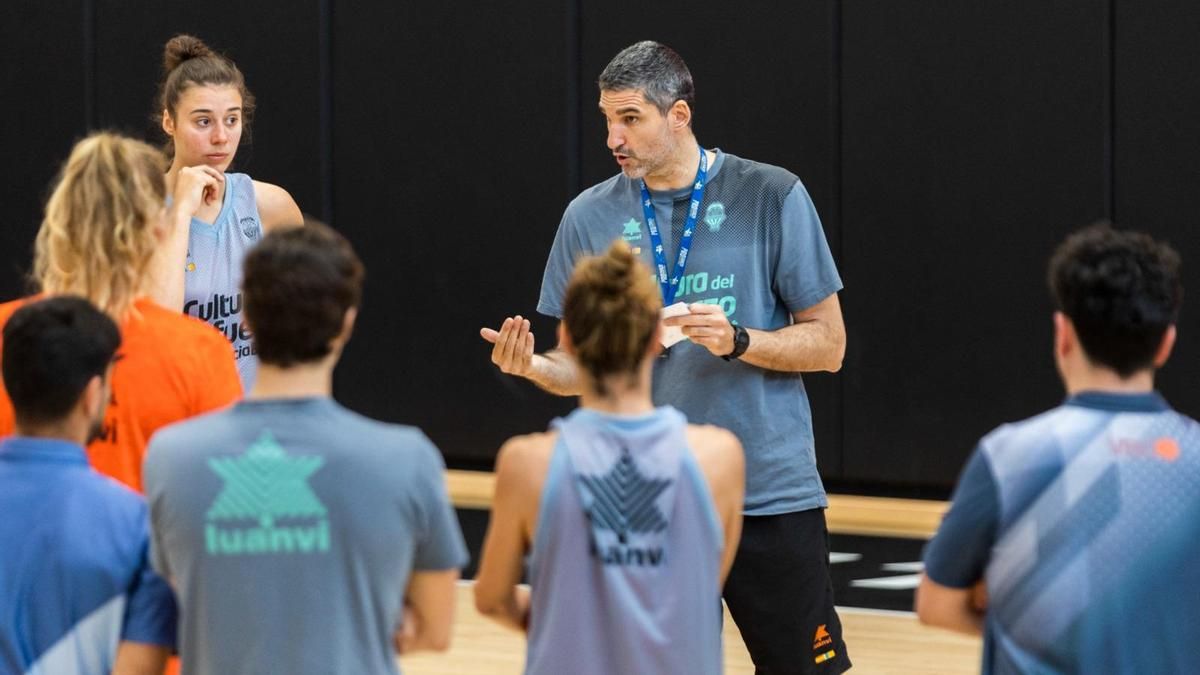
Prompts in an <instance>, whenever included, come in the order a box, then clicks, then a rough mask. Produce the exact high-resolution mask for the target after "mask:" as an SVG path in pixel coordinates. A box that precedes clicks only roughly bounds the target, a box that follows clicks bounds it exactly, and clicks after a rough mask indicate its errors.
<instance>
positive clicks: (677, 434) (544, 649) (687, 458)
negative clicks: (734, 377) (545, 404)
mask: <svg viewBox="0 0 1200 675" xmlns="http://www.w3.org/2000/svg"><path fill="white" fill-rule="evenodd" d="M555 425H556V426H557V427H558V430H559V432H560V436H559V440H558V444H557V445H556V447H555V449H554V454H553V457H552V458H551V461H550V468H549V472H548V473H547V476H546V482H545V486H544V488H543V490H542V500H541V506H540V509H539V514H538V523H537V533H536V536H535V540H534V543H533V552H532V556H531V564H530V582H531V585H532V587H533V597H532V605H531V608H530V628H529V646H528V654H527V658H526V663H525V672H526V673H528V674H530V675H541V674H547V675H549V674H551V673H554V674H559V673H574V674H575V675H588V674H590V673H596V674H597V675H600V674H601V673H603V674H605V675H609V674H611V673H689V674H695V675H706V674H709V673H711V674H714V675H715V674H717V673H720V672H721V671H722V657H721V653H722V652H721V597H720V594H721V589H720V581H719V579H720V564H721V550H722V547H723V543H724V537H723V530H722V527H721V524H720V521H719V519H718V517H717V513H716V509H715V508H714V506H713V501H712V495H711V493H710V492H709V489H708V485H707V483H706V482H705V480H704V477H703V475H702V474H701V472H700V468H699V466H698V465H697V464H696V461H695V459H694V458H693V456H692V454H691V451H690V450H689V449H688V447H687V439H686V436H685V429H686V426H687V420H686V419H685V418H684V416H683V414H682V413H680V412H678V411H677V410H675V409H674V408H669V407H663V408H659V409H657V410H656V411H655V412H654V413H651V414H649V415H645V416H641V417H633V418H630V417H623V416H612V415H605V414H601V413H597V412H595V411H591V410H585V409H579V410H576V411H575V412H573V413H571V415H569V416H568V417H567V418H566V419H564V420H558V421H556V422H555Z"/></svg>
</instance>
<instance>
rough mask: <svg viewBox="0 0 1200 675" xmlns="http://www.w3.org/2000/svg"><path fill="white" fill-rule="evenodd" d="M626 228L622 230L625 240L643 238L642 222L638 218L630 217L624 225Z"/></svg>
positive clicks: (639, 239) (622, 236)
mask: <svg viewBox="0 0 1200 675" xmlns="http://www.w3.org/2000/svg"><path fill="white" fill-rule="evenodd" d="M624 227H625V230H624V231H623V232H621V238H622V239H624V240H625V241H641V239H642V224H641V223H640V222H638V220H637V219H636V218H630V219H629V221H628V222H626V223H625V225H624Z"/></svg>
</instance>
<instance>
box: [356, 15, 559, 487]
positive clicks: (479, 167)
mask: <svg viewBox="0 0 1200 675" xmlns="http://www.w3.org/2000/svg"><path fill="white" fill-rule="evenodd" d="M565 25H566V13H565V11H564V9H563V8H562V7H561V6H560V7H550V8H548V9H547V8H544V7H543V8H536V7H534V6H528V7H527V6H525V5H520V4H517V5H513V4H481V5H476V6H474V7H473V8H472V10H471V11H470V12H464V11H462V8H461V7H459V6H456V5H452V4H445V3H439V2H404V3H397V2H389V1H387V0H377V1H374V2H359V3H354V5H353V7H349V6H344V5H339V6H337V7H335V10H334V32H333V44H334V63H333V76H334V82H335V86H334V118H335V119H336V120H337V132H336V134H335V136H334V142H335V154H334V167H335V175H336V180H335V183H334V195H335V200H336V204H335V211H336V224H337V227H338V229H339V230H341V231H342V232H344V233H346V234H347V235H349V236H350V237H351V239H352V240H353V241H354V243H355V245H356V246H357V248H358V251H359V252H360V254H361V255H362V257H363V259H364V261H365V262H366V265H367V270H368V276H367V289H366V299H365V302H364V306H363V308H362V314H361V317H360V319H359V323H358V329H357V337H356V338H355V339H354V340H353V341H352V343H351V345H350V347H349V350H348V352H347V354H346V356H345V359H344V361H343V363H342V365H341V367H340V368H339V370H338V378H337V384H338V394H339V397H340V398H341V399H342V400H343V401H345V402H346V403H348V404H349V405H351V406H352V407H355V408H357V409H359V410H362V411H364V412H366V413H367V414H370V415H373V416H376V417H380V418H383V419H389V420H400V421H406V422H411V423H419V424H420V425H421V426H422V427H423V428H424V429H425V430H426V432H427V433H428V434H429V435H430V436H431V437H432V438H433V440H434V441H435V442H436V443H438V445H439V446H440V447H441V448H442V450H443V451H444V452H445V453H446V454H447V456H448V457H450V458H452V459H453V460H454V461H455V462H456V463H459V464H463V463H470V462H471V461H472V460H475V461H478V462H479V463H481V464H484V465H486V466H488V467H490V465H491V463H492V458H493V457H494V454H495V451H496V448H497V447H499V444H500V443H501V442H502V441H503V440H504V439H505V438H507V437H508V436H510V435H513V434H516V433H525V432H529V431H532V430H537V429H541V428H544V427H545V425H546V423H547V421H548V420H549V417H550V415H552V414H554V413H555V412H559V411H563V410H565V409H566V408H567V407H569V406H570V401H568V400H565V399H555V398H552V397H549V396H547V395H545V394H542V393H540V392H538V391H536V390H535V389H534V388H533V387H532V385H528V384H526V383H524V382H522V381H518V380H516V379H514V378H511V377H509V376H505V375H501V374H500V373H499V372H498V371H497V370H496V368H495V367H494V366H493V365H492V364H491V362H490V360H489V354H490V348H489V347H488V346H487V345H486V344H485V343H484V342H483V341H482V340H481V339H480V337H479V328H480V326H484V325H491V326H498V325H499V322H500V321H501V320H502V319H503V318H504V317H505V316H506V315H510V314H518V313H519V314H523V315H525V316H534V315H535V308H536V304H537V294H538V289H539V287H540V285H541V274H542V267H543V265H544V264H545V261H546V254H547V253H548V251H549V250H550V244H551V241H552V240H553V237H554V231H555V229H556V227H557V225H558V221H559V218H560V216H561V215H562V209H563V207H564V206H565V205H566V202H567V200H568V199H569V198H570V197H571V196H573V195H571V194H570V192H569V191H568V190H567V189H566V184H565V181H564V180H563V175H564V171H565V167H566V162H567V157H566V152H565V149H564V148H565V137H566V128H565V122H564V115H563V110H564V108H565V106H566V91H567V77H568V72H569V68H568V65H567V64H568V56H567V54H566V47H565V40H564V38H563V28H564V26H565ZM553 328H554V325H553V324H552V323H550V322H548V321H539V322H538V323H537V324H536V325H535V336H536V339H537V345H538V348H539V349H544V348H547V347H550V346H552V345H553V344H554V335H553Z"/></svg>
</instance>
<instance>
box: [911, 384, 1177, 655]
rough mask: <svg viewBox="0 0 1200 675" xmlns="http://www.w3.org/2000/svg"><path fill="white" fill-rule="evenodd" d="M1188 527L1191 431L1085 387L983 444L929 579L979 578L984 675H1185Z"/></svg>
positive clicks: (1170, 415) (1148, 405)
mask: <svg viewBox="0 0 1200 675" xmlns="http://www.w3.org/2000/svg"><path fill="white" fill-rule="evenodd" d="M1197 523H1200V425H1197V423H1196V422H1195V421H1193V420H1192V419H1190V418H1188V417H1186V416H1184V415H1181V414H1179V413H1177V412H1175V411H1173V410H1171V409H1170V408H1169V407H1168V406H1167V404H1166V402H1165V401H1164V400H1163V399H1162V398H1160V397H1159V396H1157V395H1156V394H1142V395H1130V394H1108V393H1099V392H1086V393H1082V394H1079V395H1076V396H1074V397H1072V398H1071V399H1069V400H1068V401H1067V403H1066V404H1065V405H1063V406H1061V407H1058V408H1055V409H1054V410H1051V411H1049V412H1046V413H1044V414H1042V415H1039V416H1037V417H1034V418H1032V419H1029V420H1026V421H1024V422H1019V423H1017V424H1010V425H1005V426H1003V427H1000V428H999V429H997V430H996V431H994V432H992V433H991V434H989V435H988V436H987V437H985V438H984V439H983V441H981V443H980V446H979V449H978V450H976V452H975V454H974V455H973V456H972V458H971V460H970V462H969V463H968V465H967V468H966V469H965V470H964V472H963V476H962V478H961V479H960V480H959V485H958V487H957V488H956V491H955V496H954V501H953V503H952V506H951V509H950V511H949V512H948V513H947V515H946V519H945V520H944V521H943V523H942V526H941V528H940V529H939V531H938V535H937V536H936V537H935V538H934V540H933V541H932V542H931V543H930V545H929V548H928V550H927V551H926V554H925V563H926V572H927V573H928V574H929V576H930V578H931V579H933V580H934V581H936V582H938V583H940V584H942V585H945V586H950V587H955V588H964V587H967V586H969V585H971V583H973V582H974V580H976V579H978V578H980V577H981V576H982V577H983V578H985V579H986V581H987V590H988V600H989V605H988V611H987V616H986V627H985V642H984V663H983V672H984V673H1089V674H1091V673H1191V672H1196V667H1197V664H1200V622H1197V621H1196V620H1195V612H1196V606H1197V601H1200V590H1197V589H1200V537H1198V536H1197V532H1198V531H1200V530H1198V529H1197V527H1198V526H1197Z"/></svg>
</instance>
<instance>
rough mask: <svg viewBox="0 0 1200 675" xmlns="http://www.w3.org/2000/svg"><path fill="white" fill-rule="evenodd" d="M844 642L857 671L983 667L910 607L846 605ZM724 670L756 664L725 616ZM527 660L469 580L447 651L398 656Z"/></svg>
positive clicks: (472, 667)
mask: <svg viewBox="0 0 1200 675" xmlns="http://www.w3.org/2000/svg"><path fill="white" fill-rule="evenodd" d="M839 614H840V615H841V618H842V625H843V630H844V633H845V639H846V644H847V646H848V649H849V651H850V658H851V660H853V662H854V669H853V671H852V672H854V673H864V674H866V673H880V674H885V675H951V674H955V673H977V672H979V657H980V655H979V650H980V643H979V640H977V639H972V638H967V637H962V636H959V635H956V634H954V633H949V632H945V631H941V630H937V629H934V628H926V627H924V626H921V625H919V624H918V623H917V621H916V618H915V617H913V616H912V615H911V614H909V613H906V612H882V611H877V610H861V609H853V608H842V609H840V610H839ZM724 639H725V672H726V673H728V674H729V675H751V674H752V673H753V672H754V667H753V666H752V665H751V663H750V657H749V655H748V654H747V653H746V648H745V646H744V645H743V644H742V639H741V636H740V635H739V634H738V631H737V627H736V626H734V625H733V621H731V620H730V619H729V614H728V613H726V615H725V635H724ZM524 663H525V638H524V636H522V635H520V634H519V633H516V632H513V631H510V630H508V629H505V628H501V627H500V626H498V625H497V624H495V623H492V622H491V621H489V620H487V619H485V618H483V617H482V616H480V615H479V614H477V613H476V612H475V608H474V606H473V604H472V598H471V585H470V583H469V582H464V583H463V584H461V585H460V586H459V589H458V608H457V613H456V614H455V617H454V641H453V643H452V645H451V647H450V651H448V652H446V653H444V654H415V655H412V656H405V657H402V658H401V659H400V667H401V669H402V671H403V672H404V673H405V675H464V674H470V675H499V674H501V673H503V674H506V675H511V674H513V673H520V672H521V669H522V667H523V666H524Z"/></svg>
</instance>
